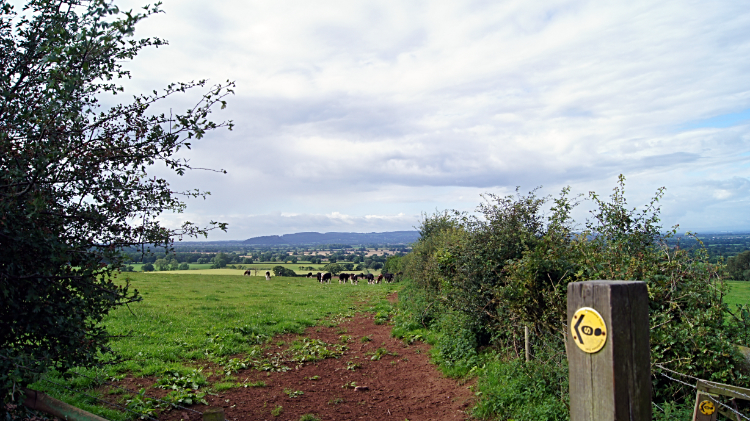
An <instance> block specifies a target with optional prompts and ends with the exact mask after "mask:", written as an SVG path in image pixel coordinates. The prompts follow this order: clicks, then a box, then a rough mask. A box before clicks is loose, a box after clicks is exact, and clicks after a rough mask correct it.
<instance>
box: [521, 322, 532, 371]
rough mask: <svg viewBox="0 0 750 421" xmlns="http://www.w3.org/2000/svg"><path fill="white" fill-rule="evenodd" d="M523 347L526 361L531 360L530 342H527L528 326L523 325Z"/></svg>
mask: <svg viewBox="0 0 750 421" xmlns="http://www.w3.org/2000/svg"><path fill="white" fill-rule="evenodd" d="M523 340H524V348H525V351H526V362H529V361H531V342H529V327H528V326H524V327H523Z"/></svg>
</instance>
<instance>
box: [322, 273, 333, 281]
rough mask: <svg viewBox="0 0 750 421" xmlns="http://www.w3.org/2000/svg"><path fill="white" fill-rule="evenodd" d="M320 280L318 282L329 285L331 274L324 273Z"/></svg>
mask: <svg viewBox="0 0 750 421" xmlns="http://www.w3.org/2000/svg"><path fill="white" fill-rule="evenodd" d="M320 279H321V280H320V282H327V283H331V273H330V272H326V273H324V274H323V277H322V278H320Z"/></svg>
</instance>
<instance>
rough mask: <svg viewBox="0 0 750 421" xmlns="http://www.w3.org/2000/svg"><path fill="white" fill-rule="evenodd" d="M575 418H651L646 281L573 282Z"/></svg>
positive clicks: (570, 302)
mask: <svg viewBox="0 0 750 421" xmlns="http://www.w3.org/2000/svg"><path fill="white" fill-rule="evenodd" d="M568 328H569V333H568V343H567V349H568V365H569V369H570V374H569V376H570V377H569V378H570V421H626V420H627V421H649V420H651V362H650V360H651V358H650V348H649V317H648V291H647V289H646V284H645V283H644V282H636V281H587V282H574V283H571V284H568Z"/></svg>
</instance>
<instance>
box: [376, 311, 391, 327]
mask: <svg viewBox="0 0 750 421" xmlns="http://www.w3.org/2000/svg"><path fill="white" fill-rule="evenodd" d="M390 317H391V315H390V314H388V312H387V311H379V312H377V313H375V324H376V325H382V324H385V323H387V322H388V320H389V319H390Z"/></svg>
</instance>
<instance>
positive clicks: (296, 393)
mask: <svg viewBox="0 0 750 421" xmlns="http://www.w3.org/2000/svg"><path fill="white" fill-rule="evenodd" d="M284 393H286V395H287V396H289V397H290V398H298V397H300V396H302V395H304V394H305V392H303V391H301V390H292V389H284Z"/></svg>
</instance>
